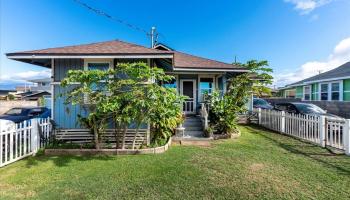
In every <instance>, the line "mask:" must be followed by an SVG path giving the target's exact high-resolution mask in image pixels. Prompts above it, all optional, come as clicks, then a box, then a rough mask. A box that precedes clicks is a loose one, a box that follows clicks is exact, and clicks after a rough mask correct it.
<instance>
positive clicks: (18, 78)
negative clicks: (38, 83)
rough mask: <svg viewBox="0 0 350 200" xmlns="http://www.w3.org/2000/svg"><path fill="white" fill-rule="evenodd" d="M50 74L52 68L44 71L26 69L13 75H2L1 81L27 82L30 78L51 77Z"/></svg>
mask: <svg viewBox="0 0 350 200" xmlns="http://www.w3.org/2000/svg"><path fill="white" fill-rule="evenodd" d="M50 76H51V70H50V69H45V70H42V71H26V72H20V73H16V74H11V75H3V76H1V77H0V83H26V82H27V81H28V80H34V79H40V78H49V77H50Z"/></svg>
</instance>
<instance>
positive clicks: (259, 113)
mask: <svg viewBox="0 0 350 200" xmlns="http://www.w3.org/2000/svg"><path fill="white" fill-rule="evenodd" d="M258 124H259V125H261V108H258Z"/></svg>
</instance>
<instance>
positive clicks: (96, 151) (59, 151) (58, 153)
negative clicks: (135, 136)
mask: <svg viewBox="0 0 350 200" xmlns="http://www.w3.org/2000/svg"><path fill="white" fill-rule="evenodd" d="M170 145H171V138H169V140H168V142H167V143H166V144H165V145H164V146H160V147H154V148H145V149H61V148H60V149H45V155H49V156H63V155H79V156H85V155H138V154H158V153H164V152H165V151H167V150H168V149H169V146H170Z"/></svg>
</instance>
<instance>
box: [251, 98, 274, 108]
mask: <svg viewBox="0 0 350 200" xmlns="http://www.w3.org/2000/svg"><path fill="white" fill-rule="evenodd" d="M253 103H254V105H259V106H266V105H270V104H269V103H268V102H267V101H265V100H264V99H254V101H253Z"/></svg>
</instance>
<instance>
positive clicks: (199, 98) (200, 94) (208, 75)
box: [198, 74, 216, 102]
mask: <svg viewBox="0 0 350 200" xmlns="http://www.w3.org/2000/svg"><path fill="white" fill-rule="evenodd" d="M201 78H211V79H213V88H212V90H215V89H216V80H215V75H212V74H200V75H198V102H202V93H201V91H202V88H201Z"/></svg>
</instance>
